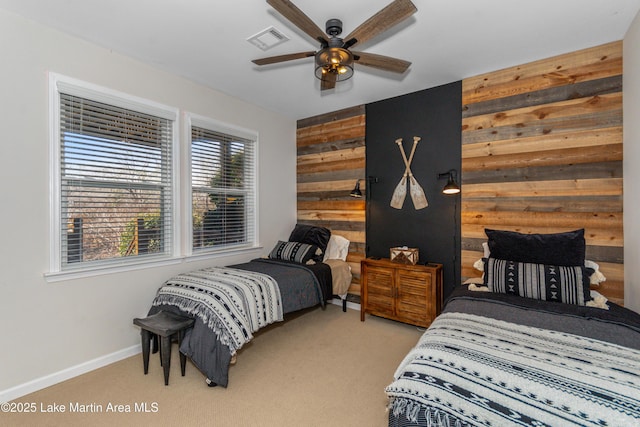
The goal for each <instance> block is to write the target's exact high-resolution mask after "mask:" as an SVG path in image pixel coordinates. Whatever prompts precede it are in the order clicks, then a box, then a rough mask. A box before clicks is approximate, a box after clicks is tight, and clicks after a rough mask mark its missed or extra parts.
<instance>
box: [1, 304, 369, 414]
mask: <svg viewBox="0 0 640 427" xmlns="http://www.w3.org/2000/svg"><path fill="white" fill-rule="evenodd" d="M331 303H332V304H335V305H338V306H340V307H342V300H341V299H340V298H334V299H333V300H332V301H331ZM347 308H348V309H351V310H357V311H360V304H357V303H354V302H349V301H347ZM141 352H142V349H141V347H140V344H138V345H134V346H132V347H129V348H125V349H123V350H120V351H116V352H115V353H111V354H107V355H105V356H102V357H98V358H96V359H93V360H89V361H87V362H84V363H81V364H79V365H76V366H72V367H70V368H67V369H63V370H62V371H59V372H55V373H53V374H50V375H46V376H44V377H41V378H36V379H35V380H32V381H29V382H26V383H24V384H20V385H17V386H15V387H11V388H9V389H6V390H2V391H0V402H9V401H11V400H14V399H17V398H19V397H22V396H25V395H27V394H29V393H33V392H35V391H38V390H42V389H43V388H46V387H49V386H52V385H54V384H57V383H60V382H62V381H66V380H68V379H71V378H73V377H77V376H78V375H82V374H86V373H87V372H90V371H93V370H95V369H98V368H102V367H103V366H107V365H110V364H112V363H115V362H118V361H120V360H122V359H126V358H127V357H131V356H135V355H136V354H139V353H141Z"/></svg>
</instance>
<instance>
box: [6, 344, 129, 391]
mask: <svg viewBox="0 0 640 427" xmlns="http://www.w3.org/2000/svg"><path fill="white" fill-rule="evenodd" d="M141 352H142V348H141V346H140V344H138V345H134V346H132V347H129V348H125V349H123V350H120V351H116V352H115V353H111V354H107V355H105V356H101V357H98V358H96V359H93V360H89V361H87V362H84V363H81V364H79V365H76V366H72V367H70V368H67V369H63V370H62V371H58V372H55V373H53V374H50V375H46V376H44V377H40V378H36V379H35V380H32V381H29V382H26V383H24V384H20V385H17V386H15V387H11V388H9V389H7V390H2V391H0V402H9V401H11V400H14V399H17V398H19V397H22V396H24V395H27V394H29V393H33V392H35V391H38V390H42V389H43V388H46V387H49V386H52V385H54V384H57V383H60V382H62V381H66V380H68V379H71V378H73V377H77V376H78V375H82V374H86V373H87V372H90V371H93V370H95V369H98V368H102V367H103V366H107V365H110V364H112V363H115V362H118V361H120V360H122V359H126V358H127V357H131V356H135V355H136V354H138V353H141Z"/></svg>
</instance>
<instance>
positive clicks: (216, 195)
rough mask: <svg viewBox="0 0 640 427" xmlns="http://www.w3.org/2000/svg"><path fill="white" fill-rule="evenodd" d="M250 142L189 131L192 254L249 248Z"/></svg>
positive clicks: (252, 201)
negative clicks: (194, 252) (239, 247)
mask: <svg viewBox="0 0 640 427" xmlns="http://www.w3.org/2000/svg"><path fill="white" fill-rule="evenodd" d="M255 186H256V184H255V141H253V140H251V139H247V138H243V137H238V136H233V135H229V134H227V133H223V132H218V131H215V130H211V129H206V128H203V127H199V126H192V128H191V188H192V209H193V246H192V247H193V250H194V251H203V250H211V249H220V248H226V247H232V246H246V245H253V244H254V241H255V226H254V223H255Z"/></svg>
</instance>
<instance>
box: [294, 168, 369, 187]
mask: <svg viewBox="0 0 640 427" xmlns="http://www.w3.org/2000/svg"><path fill="white" fill-rule="evenodd" d="M364 174H365V170H364V168H358V169H331V170H326V171H318V172H313V173H301V172H300V171H298V183H305V182H322V181H333V180H345V179H350V180H351V188H352V189H353V188H354V187H355V185H356V181H357V180H358V179H360V177H361V176H364Z"/></svg>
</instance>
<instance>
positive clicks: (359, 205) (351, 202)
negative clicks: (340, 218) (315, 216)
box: [298, 197, 366, 212]
mask: <svg viewBox="0 0 640 427" xmlns="http://www.w3.org/2000/svg"><path fill="white" fill-rule="evenodd" d="M365 205H366V204H365V201H364V199H355V198H353V197H349V198H348V199H345V200H329V201H324V200H323V201H319V200H318V201H300V200H299V201H298V209H299V210H303V211H305V210H306V211H312V210H356V211H363V212H364V210H365Z"/></svg>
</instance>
